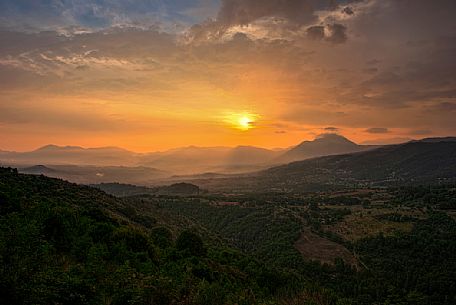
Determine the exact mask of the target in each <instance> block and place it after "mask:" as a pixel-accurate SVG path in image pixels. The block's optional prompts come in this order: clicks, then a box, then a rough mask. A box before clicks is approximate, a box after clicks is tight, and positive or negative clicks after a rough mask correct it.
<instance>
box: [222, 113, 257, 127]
mask: <svg viewBox="0 0 456 305" xmlns="http://www.w3.org/2000/svg"><path fill="white" fill-rule="evenodd" d="M258 117H259V116H258V115H257V114H253V113H250V112H242V113H229V114H227V115H226V116H225V119H224V121H225V122H226V123H228V124H229V125H231V126H232V127H234V128H236V129H239V130H242V131H247V130H250V129H252V128H255V127H257V126H256V121H257V120H258Z"/></svg>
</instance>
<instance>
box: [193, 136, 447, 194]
mask: <svg viewBox="0 0 456 305" xmlns="http://www.w3.org/2000/svg"><path fill="white" fill-rule="evenodd" d="M190 181H192V183H194V184H196V185H199V186H200V187H203V188H205V189H208V190H212V191H233V190H235V191H240V192H256V191H276V192H282V191H286V192H288V191H293V192H295V191H304V192H305V191H319V190H327V189H338V188H347V187H368V186H375V185H378V186H391V185H407V184H413V183H418V184H419V183H421V184H438V183H452V182H454V181H456V142H454V141H448V140H447V138H443V139H441V140H440V141H438V140H436V139H433V140H432V141H427V140H424V141H414V142H408V143H405V144H398V145H391V146H385V147H380V148H377V149H373V150H368V151H364V152H358V153H352V154H343V155H334V156H326V157H319V158H313V159H309V160H304V161H298V162H292V163H289V164H286V165H282V166H277V167H273V168H270V169H267V170H264V171H260V172H256V173H251V174H247V175H240V176H236V177H226V178H219V179H193V180H190Z"/></svg>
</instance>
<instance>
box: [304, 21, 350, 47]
mask: <svg viewBox="0 0 456 305" xmlns="http://www.w3.org/2000/svg"><path fill="white" fill-rule="evenodd" d="M346 31H347V28H346V27H345V26H344V25H342V24H339V23H333V24H327V25H326V26H321V25H315V26H311V27H309V28H307V30H306V34H307V37H309V38H310V39H313V40H324V41H329V42H332V43H344V42H345V41H347V34H346Z"/></svg>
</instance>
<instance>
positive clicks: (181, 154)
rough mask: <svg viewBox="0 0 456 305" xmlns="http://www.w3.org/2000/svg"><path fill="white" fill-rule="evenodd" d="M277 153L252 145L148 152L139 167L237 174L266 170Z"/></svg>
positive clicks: (179, 171) (175, 171) (183, 171)
mask: <svg viewBox="0 0 456 305" xmlns="http://www.w3.org/2000/svg"><path fill="white" fill-rule="evenodd" d="M278 154H279V152H277V151H273V150H269V149H264V148H258V147H253V146H238V147H234V148H232V147H196V146H189V147H184V148H177V149H172V150H169V151H166V152H162V153H150V154H146V155H144V156H142V157H141V158H140V161H139V164H140V165H144V166H151V167H156V168H164V169H167V170H168V171H172V172H174V173H178V174H196V173H202V172H225V173H239V172H248V171H255V170H260V169H264V168H267V167H268V165H269V166H270V165H271V161H272V160H273V159H274V158H275V157H276V156H278Z"/></svg>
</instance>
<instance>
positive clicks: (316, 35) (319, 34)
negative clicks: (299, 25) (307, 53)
mask: <svg viewBox="0 0 456 305" xmlns="http://www.w3.org/2000/svg"><path fill="white" fill-rule="evenodd" d="M306 34H307V37H309V38H310V39H313V40H322V39H324V38H325V27H324V26H321V25H315V26H311V27H308V28H307V30H306Z"/></svg>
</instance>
